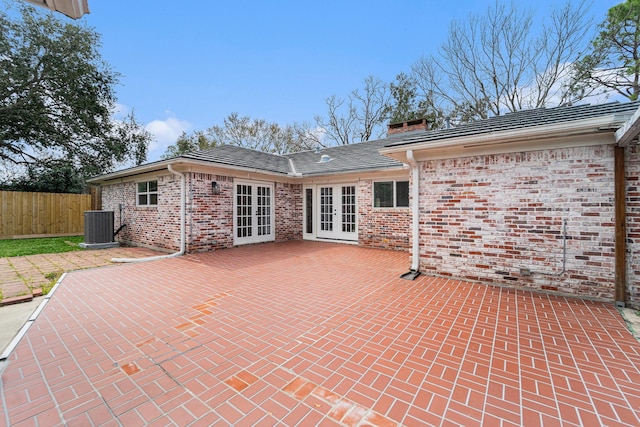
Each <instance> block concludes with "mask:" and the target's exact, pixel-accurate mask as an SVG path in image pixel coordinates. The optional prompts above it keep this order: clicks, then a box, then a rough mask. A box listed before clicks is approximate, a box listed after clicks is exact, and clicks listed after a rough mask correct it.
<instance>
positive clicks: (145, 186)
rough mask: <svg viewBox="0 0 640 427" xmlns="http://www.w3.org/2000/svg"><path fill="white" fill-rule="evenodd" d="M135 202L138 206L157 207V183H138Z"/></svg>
mask: <svg viewBox="0 0 640 427" xmlns="http://www.w3.org/2000/svg"><path fill="white" fill-rule="evenodd" d="M137 201H138V206H158V181H145V182H139V183H138V187H137Z"/></svg>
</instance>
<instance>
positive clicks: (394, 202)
mask: <svg viewBox="0 0 640 427" xmlns="http://www.w3.org/2000/svg"><path fill="white" fill-rule="evenodd" d="M373 206H374V207H376V208H408V207H409V181H381V182H374V183H373Z"/></svg>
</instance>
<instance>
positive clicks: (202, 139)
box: [162, 113, 320, 159]
mask: <svg viewBox="0 0 640 427" xmlns="http://www.w3.org/2000/svg"><path fill="white" fill-rule="evenodd" d="M319 144H320V140H319V138H318V136H317V132H316V131H315V130H314V129H312V128H311V125H309V124H308V123H294V124H292V125H284V126H282V125H279V124H278V123H275V122H268V121H266V120H264V119H252V118H251V117H249V116H240V115H239V114H238V113H231V114H229V115H228V116H227V117H225V118H224V120H223V124H222V125H214V126H212V127H210V128H209V129H207V130H206V131H196V132H194V133H193V134H190V135H189V134H186V133H184V132H183V133H182V135H180V137H179V138H178V140H177V141H176V143H175V144H173V145H170V146H169V147H168V148H167V150H166V151H165V153H164V154H163V156H162V157H163V158H165V159H168V158H172V157H176V156H179V155H181V154H185V153H188V152H190V151H199V150H205V149H207V148H213V147H216V146H218V145H236V146H238V147H244V148H249V149H252V150H257V151H263V152H266V153H275V154H285V153H291V152H296V151H301V150H309V149H311V148H313V147H315V146H317V145H319Z"/></svg>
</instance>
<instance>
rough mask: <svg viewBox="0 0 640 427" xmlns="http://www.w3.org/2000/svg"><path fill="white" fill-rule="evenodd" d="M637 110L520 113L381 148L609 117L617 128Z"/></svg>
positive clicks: (617, 106) (629, 106)
mask: <svg viewBox="0 0 640 427" xmlns="http://www.w3.org/2000/svg"><path fill="white" fill-rule="evenodd" d="M638 107H640V101H636V102H625V103H620V102H611V103H607V104H598V105H589V104H584V105H573V106H566V107H555V108H537V109H534V110H523V111H518V112H515V113H509V114H505V115H503V116H495V117H491V118H488V119H486V120H479V121H476V122H473V123H467V124H462V125H459V126H456V127H452V128H449V129H437V130H432V131H428V132H419V133H414V134H413V135H407V136H406V137H404V138H400V139H398V138H393V139H388V140H387V143H386V144H385V147H397V146H402V145H407V144H415V143H421V142H429V141H440V140H445V139H449V138H460V137H471V136H474V135H482V134H487V133H497V132H503V131H510V130H516V129H524V128H533V127H540V126H549V125H552V124H559V123H566V122H572V121H577V120H584V119H590V118H595V117H601V116H607V115H612V114H613V115H614V116H615V118H614V120H613V121H612V123H611V125H612V126H613V127H615V128H617V127H619V126H620V125H621V124H622V123H624V122H625V121H626V120H627V119H628V118H629V117H631V116H632V115H633V113H634V112H635V111H636V110H637V109H638Z"/></svg>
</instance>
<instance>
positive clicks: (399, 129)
mask: <svg viewBox="0 0 640 427" xmlns="http://www.w3.org/2000/svg"><path fill="white" fill-rule="evenodd" d="M414 130H425V131H426V130H429V122H427V119H414V120H408V121H406V122H400V123H389V124H388V125H387V136H389V135H394V134H396V133H404V132H412V131H414Z"/></svg>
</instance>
